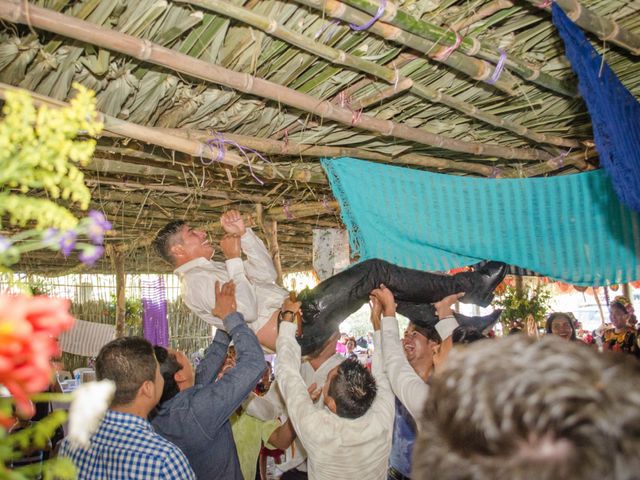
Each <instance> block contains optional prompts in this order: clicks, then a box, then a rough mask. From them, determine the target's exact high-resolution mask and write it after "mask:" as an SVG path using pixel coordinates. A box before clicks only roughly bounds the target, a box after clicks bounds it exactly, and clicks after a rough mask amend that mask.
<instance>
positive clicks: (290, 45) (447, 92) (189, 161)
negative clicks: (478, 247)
mask: <svg viewBox="0 0 640 480" xmlns="http://www.w3.org/2000/svg"><path fill="white" fill-rule="evenodd" d="M557 1H558V4H559V5H560V6H561V7H563V9H565V11H567V13H569V15H570V16H571V18H572V19H574V21H576V23H578V24H579V25H581V26H582V27H583V28H584V29H585V30H587V31H589V32H591V33H590V34H589V37H590V39H591V40H592V42H593V44H594V45H595V46H596V48H597V49H598V50H599V51H600V52H601V53H604V55H605V59H606V61H607V62H608V63H609V64H610V65H611V67H612V68H613V70H614V71H615V72H616V73H617V74H618V76H619V77H620V79H621V80H622V82H623V83H624V84H625V85H626V86H627V88H629V89H630V90H631V91H632V92H633V94H634V95H636V96H640V81H639V79H640V63H639V62H638V61H637V58H638V57H637V55H638V54H640V3H639V2H638V1H637V0H636V1H624V0H619V1H614V0H584V1H583V2H581V3H578V2H577V1H575V0H557ZM536 3H537V2H535V1H531V2H529V1H524V0H517V1H516V0H514V1H511V0H492V1H487V0H464V1H463V0H404V1H400V0H387V1H386V2H384V4H385V6H386V8H385V9H384V11H382V10H381V13H382V18H381V19H380V20H379V21H377V22H375V23H374V24H373V25H372V26H371V27H370V28H368V29H366V30H364V31H357V30H353V29H352V28H350V27H349V23H352V24H356V25H362V24H365V23H367V22H368V21H369V20H370V19H371V17H372V15H375V14H376V12H377V10H378V9H379V7H380V3H379V2H378V0H342V1H337V0H287V1H285V0H173V1H171V0H135V1H134V0H117V1H116V0H114V1H100V0H84V1H67V0H39V1H37V2H31V3H27V2H26V1H24V0H0V17H2V18H3V19H4V23H3V24H2V26H1V27H0V28H1V29H0V82H3V83H4V84H5V85H4V86H2V88H0V90H1V91H6V89H7V88H10V86H14V87H20V88H24V89H27V90H29V91H31V92H34V93H37V94H39V95H41V96H42V97H40V100H41V101H43V102H45V103H46V102H48V103H51V102H52V101H54V100H59V101H64V100H67V99H68V98H69V97H70V96H71V95H72V91H71V90H72V88H71V84H72V83H73V82H74V81H77V82H80V83H82V84H84V85H86V86H88V87H90V88H92V89H94V90H95V91H96V92H97V99H98V108H99V110H100V111H101V112H102V113H103V114H104V115H105V125H106V132H105V135H104V136H103V137H102V138H100V140H99V145H98V148H97V149H96V153H95V158H94V160H93V161H92V163H91V164H90V165H89V166H88V167H87V168H86V176H87V179H88V183H89V185H90V186H91V187H92V189H93V205H92V206H93V207H94V208H99V209H102V210H104V212H105V213H106V214H107V215H108V217H109V219H110V220H111V221H112V222H113V223H114V226H115V227H116V229H117V233H116V235H115V236H113V237H111V238H110V239H109V242H110V244H111V245H112V247H113V249H114V250H113V251H116V250H118V251H121V252H122V254H123V255H124V256H125V258H126V265H127V267H126V268H127V270H129V271H159V270H166V267H165V266H163V265H162V264H161V263H160V262H159V261H158V260H157V259H156V258H155V255H154V254H153V252H151V251H150V250H149V249H148V245H149V240H150V239H151V237H152V235H153V232H154V231H156V230H157V229H158V228H159V227H160V226H162V225H163V224H164V223H166V222H167V221H168V220H170V219H174V218H185V219H186V220H188V221H191V222H195V223H211V222H213V221H215V220H216V219H217V217H218V216H219V215H220V213H221V212H222V211H224V210H225V209H229V208H239V209H241V210H242V211H244V212H246V213H247V214H252V215H253V216H254V218H255V219H256V220H257V223H258V224H259V228H260V227H264V230H265V231H266V232H267V233H268V232H271V233H273V228H274V227H275V228H276V231H277V241H278V243H279V247H280V253H281V258H282V264H283V267H284V269H285V270H292V269H301V268H306V267H308V266H309V264H310V260H311V229H312V228H314V227H315V226H322V227H325V226H339V225H340V220H339V217H338V215H337V213H336V210H335V204H334V203H333V198H332V195H331V191H330V190H329V188H328V185H327V184H326V180H325V178H324V174H323V172H322V170H321V168H320V167H319V162H318V158H319V157H323V156H329V157H330V156H341V155H349V156H354V157H358V158H364V159H371V160H374V161H381V162H387V163H394V164H406V165H411V166H412V167H414V168H423V169H428V170H433V171H439V172H446V173H452V174H462V175H479V176H487V177H514V176H516V177H518V176H538V175H556V174H565V173H574V172H577V171H580V170H585V169H588V168H593V167H594V166H597V154H596V152H595V150H594V148H593V142H592V138H593V137H592V133H591V127H590V119H589V116H588V113H587V111H586V108H585V106H584V103H583V102H582V100H581V99H580V98H579V96H578V94H577V92H576V85H577V82H576V80H575V78H574V76H573V74H572V72H571V69H570V66H569V64H568V62H567V60H566V59H565V57H564V56H563V45H562V42H561V40H560V38H559V37H558V35H557V32H556V30H555V28H554V26H553V24H552V23H551V17H550V13H549V9H548V8H545V7H548V5H546V4H547V3H548V2H542V4H541V5H536ZM540 7H543V8H540ZM455 32H458V33H459V40H460V41H459V43H460V45H458V46H457V48H455V49H454V48H453V45H455V44H456V43H458V38H457V37H456V33H455ZM501 50H502V51H504V52H505V53H506V59H504V60H505V68H504V71H503V72H502V73H501V75H500V76H499V78H497V80H496V78H495V77H497V75H495V69H496V63H498V62H499V60H500V57H501V53H500V51H501ZM492 77H494V80H496V81H495V82H492V81H491V79H492ZM238 145H242V146H244V147H249V148H251V149H253V150H255V151H258V152H261V153H262V154H261V156H259V155H256V154H254V153H253V152H252V151H246V155H245V154H243V153H242V152H241V151H240V150H239V149H238V148H237V146H238ZM221 148H223V149H224V150H225V151H226V153H224V154H222V153H221V152H220V149H221ZM567 152H569V153H568V155H567ZM212 228H213V233H214V235H216V234H218V233H219V231H220V230H219V228H217V227H215V226H213V225H212ZM268 236H269V235H268ZM270 238H271V240H274V239H275V235H273V234H272V235H270ZM75 263H76V262H75V261H69V262H66V261H65V260H64V259H63V258H62V257H61V256H52V255H51V253H50V252H47V253H45V254H42V253H40V254H34V255H33V256H31V257H28V258H26V259H25V262H24V263H23V265H22V267H23V268H27V269H36V270H38V271H45V272H46V271H49V272H53V271H56V272H58V271H64V270H68V269H69V268H72V267H73V266H74V265H75ZM102 268H103V269H108V268H109V264H108V262H106V261H105V262H104V263H103V264H102Z"/></svg>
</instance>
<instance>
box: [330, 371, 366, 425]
mask: <svg viewBox="0 0 640 480" xmlns="http://www.w3.org/2000/svg"><path fill="white" fill-rule="evenodd" d="M376 391H377V387H376V381H375V379H374V378H373V375H371V372H370V371H369V370H367V369H366V367H365V366H364V365H362V364H361V363H360V362H359V361H358V360H350V359H347V360H345V361H344V362H342V363H341V364H340V366H339V367H338V370H337V373H336V376H335V377H333V379H332V380H331V385H329V396H331V398H333V400H334V401H335V402H336V413H337V414H338V416H340V417H343V418H359V417H361V416H362V415H364V414H365V413H367V410H369V407H371V404H372V403H373V400H374V399H375V398H376Z"/></svg>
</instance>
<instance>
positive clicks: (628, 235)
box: [322, 158, 640, 286]
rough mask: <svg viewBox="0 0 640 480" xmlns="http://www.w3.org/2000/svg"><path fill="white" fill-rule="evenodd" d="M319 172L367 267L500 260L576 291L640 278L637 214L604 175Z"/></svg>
mask: <svg viewBox="0 0 640 480" xmlns="http://www.w3.org/2000/svg"><path fill="white" fill-rule="evenodd" d="M322 164H323V166H324V168H325V171H326V173H327V177H328V178H329V181H330V183H331V188H332V189H333V193H334V195H335V197H336V199H337V200H338V201H339V203H340V207H341V215H342V219H343V221H344V223H345V225H346V226H347V228H348V229H349V235H350V241H351V245H352V248H353V249H354V250H355V251H357V252H358V253H359V254H360V255H361V259H363V260H364V259H368V258H382V259H384V260H387V261H390V262H393V263H396V264H398V265H402V266H405V267H410V268H418V269H422V270H449V269H451V268H455V267H459V266H462V265H471V264H474V263H477V262H479V261H480V260H484V259H494V260H500V261H503V262H505V263H508V264H510V265H518V266H520V267H523V268H527V269H530V270H533V271H536V272H538V273H540V274H541V275H547V276H550V277H552V278H555V279H559V280H563V281H565V282H568V283H572V284H575V285H594V286H595V285H607V284H617V283H623V282H629V281H633V280H637V279H638V278H640V262H639V253H640V228H639V225H640V222H639V221H638V214H637V213H636V212H634V211H632V210H630V209H628V208H627V207H625V206H624V205H623V204H622V203H620V201H619V200H618V198H617V197H616V195H615V193H614V191H613V189H612V187H611V182H610V181H609V179H608V178H607V177H606V175H605V174H604V172H603V171H602V170H597V171H593V172H587V173H580V174H576V175H565V176H557V177H551V178H525V179H501V180H493V179H484V178H470V177H458V176H453V175H442V174H436V173H430V172H423V171H418V170H412V169H408V168H401V167H394V166H389V165H381V164H376V163H372V162H365V161H362V160H356V159H353V158H338V159H332V160H328V159H325V160H323V162H322Z"/></svg>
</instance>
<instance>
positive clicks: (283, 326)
mask: <svg viewBox="0 0 640 480" xmlns="http://www.w3.org/2000/svg"><path fill="white" fill-rule="evenodd" d="M279 328H280V332H284V334H285V335H287V336H290V337H295V336H296V331H297V330H298V326H297V325H296V324H295V323H293V322H284V321H283V322H280V327H279ZM278 335H280V333H278Z"/></svg>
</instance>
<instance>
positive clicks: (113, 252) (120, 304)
mask: <svg viewBox="0 0 640 480" xmlns="http://www.w3.org/2000/svg"><path fill="white" fill-rule="evenodd" d="M107 253H108V254H109V258H110V259H111V266H112V268H113V271H114V272H115V275H116V319H115V320H116V337H117V338H120V337H124V334H125V317H126V314H127V301H126V298H125V287H126V281H127V276H126V275H125V270H124V254H123V253H122V252H121V251H119V250H118V249H117V248H116V247H113V248H111V245H108V246H107Z"/></svg>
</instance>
